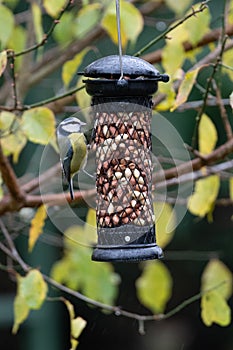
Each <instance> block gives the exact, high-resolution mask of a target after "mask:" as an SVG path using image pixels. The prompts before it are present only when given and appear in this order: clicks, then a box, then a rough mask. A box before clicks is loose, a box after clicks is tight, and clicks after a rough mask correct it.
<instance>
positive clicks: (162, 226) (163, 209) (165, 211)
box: [153, 203, 176, 248]
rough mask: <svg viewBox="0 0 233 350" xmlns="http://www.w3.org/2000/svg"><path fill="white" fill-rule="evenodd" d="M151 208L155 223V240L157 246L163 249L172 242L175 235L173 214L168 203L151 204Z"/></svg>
mask: <svg viewBox="0 0 233 350" xmlns="http://www.w3.org/2000/svg"><path fill="white" fill-rule="evenodd" d="M153 207H154V213H155V222H156V240H157V243H158V245H159V246H160V247H162V248H164V247H165V246H166V245H168V243H169V242H170V241H171V240H172V238H173V236H174V233H175V231H174V227H175V223H176V217H175V213H174V211H173V209H172V206H171V205H170V204H168V203H153ZM170 228H172V230H171V229H170Z"/></svg>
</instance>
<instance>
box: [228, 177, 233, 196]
mask: <svg viewBox="0 0 233 350" xmlns="http://www.w3.org/2000/svg"><path fill="white" fill-rule="evenodd" d="M229 192H230V199H232V200H233V177H231V178H230V179H229Z"/></svg>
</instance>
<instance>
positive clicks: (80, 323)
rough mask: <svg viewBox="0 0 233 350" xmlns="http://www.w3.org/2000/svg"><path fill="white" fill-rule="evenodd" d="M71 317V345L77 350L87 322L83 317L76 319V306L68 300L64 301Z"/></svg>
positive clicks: (72, 349)
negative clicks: (79, 338)
mask: <svg viewBox="0 0 233 350" xmlns="http://www.w3.org/2000/svg"><path fill="white" fill-rule="evenodd" d="M63 301H64V303H65V305H66V307H67V310H68V312H69V316H70V344H71V349H70V350H75V349H76V347H77V345H78V341H77V339H78V337H79V336H80V334H81V333H82V331H83V330H84V328H85V327H86V324H87V322H86V321H85V320H84V319H83V318H82V317H76V318H75V312H74V306H73V304H71V302H70V301H69V300H67V299H63Z"/></svg>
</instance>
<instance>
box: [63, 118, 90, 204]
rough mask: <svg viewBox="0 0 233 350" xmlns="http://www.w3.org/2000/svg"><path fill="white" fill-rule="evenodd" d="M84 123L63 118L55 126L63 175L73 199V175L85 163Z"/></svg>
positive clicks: (85, 141) (75, 119) (76, 119)
mask: <svg viewBox="0 0 233 350" xmlns="http://www.w3.org/2000/svg"><path fill="white" fill-rule="evenodd" d="M85 125H86V123H83V122H81V121H80V120H79V119H78V118H74V117H70V118H67V119H65V120H63V121H62V122H61V123H60V124H59V125H58V127H57V142H58V147H59V151H60V160H61V165H62V169H63V172H64V176H65V178H66V179H67V182H68V184H69V191H70V197H71V200H73V199H74V189H73V180H72V179H73V176H74V175H75V174H76V173H77V172H78V171H79V170H81V169H83V168H84V167H85V165H86V161H87V140H86V137H85V135H84V129H85Z"/></svg>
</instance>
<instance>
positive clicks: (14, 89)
mask: <svg viewBox="0 0 233 350" xmlns="http://www.w3.org/2000/svg"><path fill="white" fill-rule="evenodd" d="M8 56H9V59H10V68H11V72H12V74H11V75H12V84H11V85H12V89H13V96H12V97H13V101H14V110H16V109H17V107H18V98H17V89H16V77H15V57H14V51H10V53H9V55H8Z"/></svg>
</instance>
